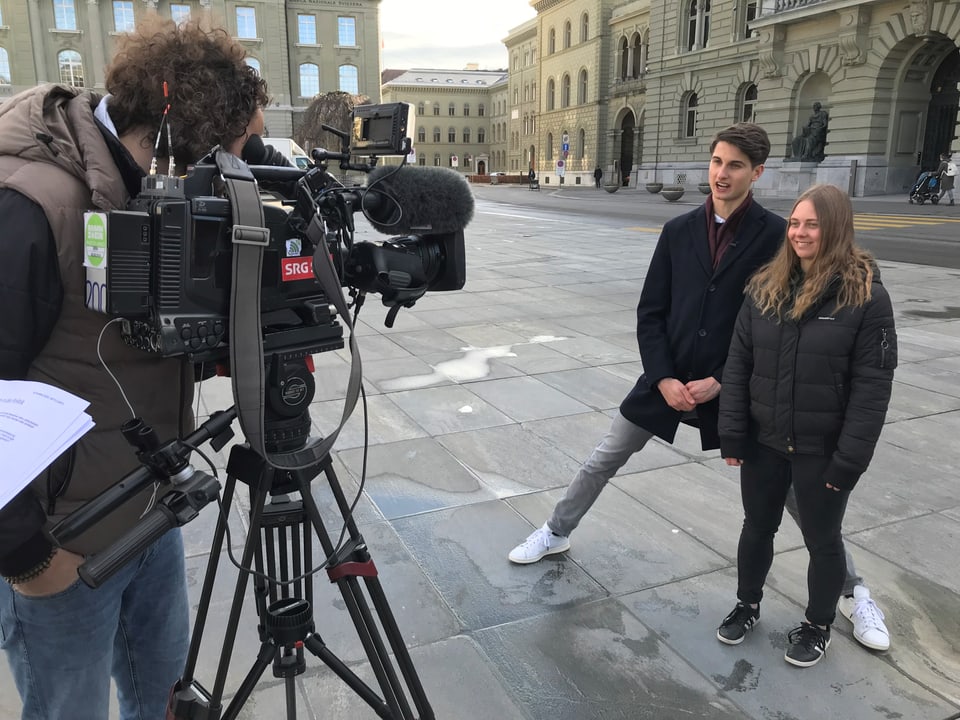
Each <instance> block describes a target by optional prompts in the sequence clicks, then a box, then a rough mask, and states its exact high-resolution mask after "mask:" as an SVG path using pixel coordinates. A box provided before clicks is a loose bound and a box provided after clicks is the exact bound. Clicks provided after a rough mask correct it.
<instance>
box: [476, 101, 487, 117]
mask: <svg viewBox="0 0 960 720" xmlns="http://www.w3.org/2000/svg"><path fill="white" fill-rule="evenodd" d="M486 111H487V109H486V107H485V106H484V104H483V103H480V104H479V105H477V115H479V116H480V117H483V116H484V114H485V113H486Z"/></svg>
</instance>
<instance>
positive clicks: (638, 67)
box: [630, 33, 644, 78]
mask: <svg viewBox="0 0 960 720" xmlns="http://www.w3.org/2000/svg"><path fill="white" fill-rule="evenodd" d="M643 60H644V58H643V38H641V37H640V33H635V34H634V36H633V37H632V38H631V40H630V77H635V78H638V77H640V76H641V75H643V72H644V67H643Z"/></svg>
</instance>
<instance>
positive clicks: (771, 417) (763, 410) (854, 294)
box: [717, 185, 897, 667]
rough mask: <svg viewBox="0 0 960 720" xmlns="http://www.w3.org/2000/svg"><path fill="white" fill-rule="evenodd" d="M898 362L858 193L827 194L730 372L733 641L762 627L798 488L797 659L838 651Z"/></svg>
mask: <svg viewBox="0 0 960 720" xmlns="http://www.w3.org/2000/svg"><path fill="white" fill-rule="evenodd" d="M896 366H897V334H896V330H895V328H894V319H893V308H892V306H891V303H890V297H889V295H888V294H887V291H886V290H885V289H884V287H883V285H881V284H880V275H879V270H878V269H877V266H876V262H875V261H874V259H873V256H872V255H870V254H869V253H868V252H866V251H864V250H861V249H860V248H858V247H857V246H856V245H855V244H854V230H853V207H852V205H851V203H850V198H849V197H848V196H847V195H846V193H844V192H843V191H842V190H840V189H839V188H836V187H834V186H832V185H815V186H813V187H811V188H810V189H808V190H807V191H806V192H804V193H803V194H802V195H801V196H800V198H799V199H798V200H797V202H796V204H795V205H794V207H793V210H792V212H791V213H790V217H789V221H788V225H787V242H786V243H784V244H783V246H782V247H781V248H780V250H779V251H778V253H777V254H776V256H774V258H773V260H771V261H770V262H769V263H768V264H767V265H765V266H764V267H763V268H761V269H760V270H759V271H757V274H756V275H754V276H753V278H752V279H751V280H750V282H749V283H748V284H747V289H746V300H745V301H744V303H743V308H742V309H741V311H740V314H739V316H738V317H737V323H736V327H735V329H734V332H733V339H732V341H731V343H730V352H729V354H728V356H727V361H726V364H725V365H724V370H723V390H722V392H721V393H720V418H719V425H718V429H719V434H720V450H721V455H722V456H723V458H724V459H725V460H726V463H727V465H730V466H733V467H739V468H740V494H741V499H742V501H743V508H744V515H745V517H744V522H743V529H742V530H741V532H740V542H739V546H738V548H737V599H738V602H737V604H736V607H735V608H734V609H733V611H732V612H731V613H730V614H729V615H728V616H727V617H726V618H725V619H724V620H723V622H722V623H721V624H720V627H719V629H718V630H717V639H719V640H720V641H721V642H723V643H726V644H728V645H737V644H739V643H740V642H742V641H743V639H744V636H745V635H746V633H747V631H748V630H750V629H751V628H752V627H753V626H754V625H756V623H757V621H758V620H759V619H760V601H761V599H762V598H763V586H764V584H765V582H766V579H767V573H768V572H769V571H770V566H771V564H772V562H773V541H774V536H775V535H776V532H777V530H778V528H779V526H780V519H781V518H782V516H783V509H784V502H785V500H786V497H787V493H788V492H789V490H790V489H791V487H792V488H793V491H794V493H795V497H796V503H797V509H798V510H799V516H800V517H799V520H800V530H801V532H802V533H803V540H804V544H805V545H806V546H807V550H808V552H809V555H810V560H809V567H808V570H807V593H808V600H807V607H806V611H805V617H804V619H803V621H802V622H801V623H800V625H799V627H797V628H795V629H794V630H791V631H790V633H789V634H788V635H787V648H786V652H785V653H784V658H785V659H786V661H787V662H788V663H790V664H792V665H795V666H798V667H810V666H811V665H815V664H816V663H817V662H819V661H820V659H821V658H822V657H823V655H824V653H825V652H826V649H827V648H828V647H829V646H830V626H831V625H832V624H833V621H834V618H835V614H836V610H837V602H838V600H839V599H840V596H841V592H842V591H843V586H844V579H845V577H846V575H847V567H846V561H845V557H844V546H843V539H842V537H841V534H840V532H841V526H842V524H843V516H844V513H845V511H846V508H847V500H848V498H849V495H850V492H851V491H852V490H853V488H854V486H855V485H856V484H857V481H858V480H859V479H860V476H861V475H862V474H863V473H864V471H866V469H867V466H868V465H869V464H870V460H871V458H872V457H873V453H874V450H875V448H876V444H877V441H878V440H879V438H880V431H881V429H882V428H883V423H884V420H885V418H886V414H887V407H888V405H889V403H890V394H891V390H892V387H893V371H894V368H895V367H896ZM861 595H862V593H861ZM868 598H869V594H867V595H866V596H861V597H859V598H858V597H854V598H853V600H854V601H859V600H864V601H865V600H867V599H868ZM864 610H865V608H864ZM858 640H859V638H858ZM861 642H862V641H861Z"/></svg>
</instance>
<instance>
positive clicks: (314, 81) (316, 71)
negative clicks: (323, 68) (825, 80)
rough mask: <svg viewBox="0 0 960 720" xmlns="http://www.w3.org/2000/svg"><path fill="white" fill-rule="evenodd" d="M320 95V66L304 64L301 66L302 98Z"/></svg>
mask: <svg viewBox="0 0 960 720" xmlns="http://www.w3.org/2000/svg"><path fill="white" fill-rule="evenodd" d="M319 94H320V66H319V65H314V64H313V63H303V65H301V66H300V97H313V96H314V95H319Z"/></svg>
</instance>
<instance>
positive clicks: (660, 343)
mask: <svg viewBox="0 0 960 720" xmlns="http://www.w3.org/2000/svg"><path fill="white" fill-rule="evenodd" d="M769 153H770V140H769V138H768V137H767V133H766V132H765V131H764V130H763V128H761V127H760V126H758V125H754V124H752V123H739V124H737V125H734V126H732V127H729V128H727V129H726V130H722V131H721V132H719V133H717V135H716V137H715V138H714V140H713V143H712V145H711V147H710V155H711V158H710V188H711V194H710V196H709V197H708V198H707V201H706V202H705V203H704V204H703V205H702V206H701V207H699V208H697V209H696V210H693V211H691V212H689V213H686V214H685V215H681V216H680V217H677V218H674V219H673V220H670V221H669V222H668V223H667V224H666V225H665V226H664V228H663V232H662V233H661V234H660V239H659V241H658V242H657V247H656V250H655V251H654V254H653V258H652V259H651V261H650V267H649V268H648V270H647V276H646V280H645V281H644V285H643V290H642V292H641V294H640V303H639V305H638V306H637V341H638V344H639V347H640V357H641V359H642V361H643V369H644V374H643V375H641V376H640V379H639V380H638V381H637V384H636V386H635V387H634V388H633V390H632V391H631V392H630V394H629V395H627V397H626V399H625V400H624V401H623V403H622V404H621V406H620V412H619V414H618V415H617V416H616V417H615V418H614V420H613V424H612V426H611V428H610V430H609V431H608V432H607V434H606V435H605V436H604V438H603V439H602V440H601V441H600V444H599V445H598V446H597V447H596V449H595V450H594V451H593V454H592V455H591V456H590V457H589V458H588V459H587V461H586V462H585V463H584V465H583V466H582V467H581V468H580V471H579V472H578V473H577V475H576V477H575V478H574V480H573V483H571V485H570V486H569V487H568V488H567V492H566V495H565V496H564V497H563V499H562V500H560V502H559V503H557V506H556V508H555V509H554V511H553V515H552V516H551V517H550V519H549V520H548V521H547V522H546V524H544V526H543V527H541V528H539V529H537V530H536V531H535V532H534V533H533V534H531V535H530V537H528V538H527V540H526V541H525V542H523V543H522V544H520V545H518V546H517V547H516V548H514V549H513V550H512V551H511V552H510V554H509V556H508V557H509V559H510V560H511V561H512V562H515V563H520V564H525V563H532V562H536V561H538V560H540V559H541V558H543V557H544V556H546V555H550V554H553V553H561V552H565V551H566V550H568V549H569V548H570V540H569V539H568V536H569V535H570V533H571V532H572V531H573V530H574V528H576V527H577V525H578V524H579V522H580V520H581V518H582V517H583V516H584V515H585V514H586V512H587V510H589V509H590V507H591V505H593V503H594V501H595V500H596V499H597V497H598V496H599V495H600V492H601V491H602V490H603V487H604V486H605V485H606V483H607V481H608V480H609V479H610V478H611V477H613V476H614V475H615V474H616V472H617V471H618V470H619V469H620V468H621V467H623V465H624V464H626V462H627V461H628V460H629V459H630V456H631V455H633V454H634V453H635V452H637V451H639V450H640V449H642V448H643V447H644V446H645V445H646V444H647V442H648V441H649V440H650V438H651V437H653V436H654V435H656V436H657V437H659V438H662V439H663V440H666V441H667V442H670V443H672V442H673V439H674V436H675V435H676V432H677V427H678V426H679V424H680V423H681V422H684V423H687V424H690V425H693V426H695V427H698V428H699V430H700V438H701V444H702V446H703V449H704V450H709V449H713V448H717V447H719V437H718V435H717V414H718V401H717V396H718V395H719V394H720V383H721V382H722V380H723V365H724V362H725V361H726V357H727V350H728V348H729V346H730V337H731V334H732V332H733V325H734V321H735V319H736V316H737V311H738V310H739V309H740V306H741V304H742V303H743V288H744V285H745V283H746V281H747V278H749V277H750V276H751V275H752V274H753V272H754V271H755V270H756V269H757V268H759V267H760V266H761V265H763V264H764V263H766V262H767V261H768V260H769V259H770V258H771V257H773V255H774V253H775V252H776V250H777V248H778V247H779V246H780V243H781V242H782V241H783V238H784V235H785V232H786V223H785V222H784V220H783V218H781V217H779V216H778V215H776V214H773V213H770V212H768V211H767V210H765V209H763V208H762V207H761V206H760V204H759V203H757V202H755V201H754V199H753V195H752V193H751V187H752V185H753V183H754V182H755V181H756V180H757V179H758V178H759V177H760V176H761V175H762V174H763V164H764V162H766V159H767V156H768V155H769Z"/></svg>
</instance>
